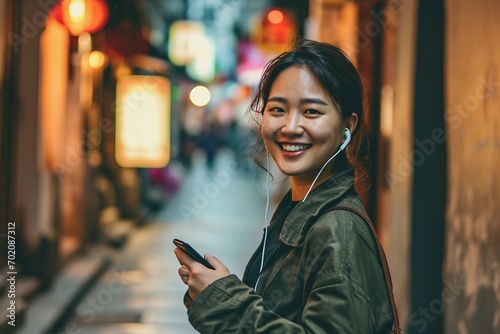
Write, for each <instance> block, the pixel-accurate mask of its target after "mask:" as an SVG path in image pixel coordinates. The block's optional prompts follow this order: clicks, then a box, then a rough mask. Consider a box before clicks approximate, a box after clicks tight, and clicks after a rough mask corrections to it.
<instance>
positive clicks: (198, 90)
mask: <svg viewBox="0 0 500 334" xmlns="http://www.w3.org/2000/svg"><path fill="white" fill-rule="evenodd" d="M210 97H211V95H210V90H209V89H208V88H207V87H205V86H196V87H194V88H193V89H191V92H190V93H189V99H190V100H191V103H193V104H194V105H195V106H197V107H203V106H206V105H207V104H208V103H209V102H210Z"/></svg>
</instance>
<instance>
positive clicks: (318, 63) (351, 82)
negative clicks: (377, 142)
mask: <svg viewBox="0 0 500 334" xmlns="http://www.w3.org/2000/svg"><path fill="white" fill-rule="evenodd" d="M291 66H301V67H306V68H308V69H309V70H310V71H311V72H312V73H313V74H314V76H315V77H316V79H317V80H318V82H319V83H320V84H321V86H322V87H323V88H324V89H325V90H326V91H327V92H328V94H329V95H330V97H331V99H332V101H334V103H335V104H336V106H337V107H338V109H339V110H340V113H341V115H342V120H343V121H344V120H346V119H348V118H349V117H351V114H352V113H356V114H357V115H358V124H357V125H356V129H354V131H352V133H351V143H350V144H349V145H348V146H347V148H346V150H345V154H346V157H347V160H348V162H349V163H350V164H351V166H353V167H354V169H355V171H356V176H357V178H358V179H361V178H364V177H366V176H367V171H366V161H367V157H366V156H365V155H362V154H361V152H365V151H366V150H367V148H366V147H364V149H362V147H363V145H365V144H366V145H367V142H366V141H367V128H366V123H365V118H364V112H363V102H364V101H363V98H364V97H363V85H362V83H361V78H360V76H359V73H358V71H357V70H356V68H355V66H354V65H353V63H352V62H351V60H350V58H349V57H348V56H347V54H346V53H345V52H344V51H342V50H341V49H339V48H338V47H336V46H334V45H331V44H327V43H322V42H317V41H312V40H308V39H299V40H297V41H296V43H295V46H294V47H293V49H291V50H290V51H287V52H284V53H282V54H280V55H279V56H277V57H276V58H274V59H273V60H271V61H270V62H269V63H267V65H266V67H265V68H264V72H263V74H262V77H261V80H260V83H259V86H258V89H257V92H256V94H255V96H254V98H253V100H252V103H251V105H250V111H251V112H255V113H258V114H261V115H262V114H263V112H264V108H265V106H266V103H267V100H268V99H269V93H270V90H271V86H272V84H273V83H274V81H275V80H276V78H277V77H278V75H279V74H280V73H281V72H282V71H283V70H285V69H287V68H289V67H291ZM254 119H255V117H254ZM258 128H259V129H260V123H258ZM258 138H259V140H258V144H257V145H256V147H255V150H254V155H253V157H254V160H255V162H256V163H257V164H258V165H259V166H262V163H261V162H262V160H263V159H264V157H265V148H264V145H263V142H262V136H258Z"/></svg>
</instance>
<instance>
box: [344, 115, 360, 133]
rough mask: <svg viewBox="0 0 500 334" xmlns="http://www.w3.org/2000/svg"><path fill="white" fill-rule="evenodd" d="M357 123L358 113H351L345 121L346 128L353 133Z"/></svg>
mask: <svg viewBox="0 0 500 334" xmlns="http://www.w3.org/2000/svg"><path fill="white" fill-rule="evenodd" d="M357 125H358V114H356V113H354V112H353V113H352V114H351V117H349V120H348V121H347V125H346V128H348V129H349V131H350V132H351V134H352V133H354V130H355V129H356V126H357Z"/></svg>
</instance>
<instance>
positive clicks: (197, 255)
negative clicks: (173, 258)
mask: <svg viewBox="0 0 500 334" xmlns="http://www.w3.org/2000/svg"><path fill="white" fill-rule="evenodd" d="M174 245H176V246H177V247H178V248H180V249H181V250H182V251H183V252H184V253H186V254H187V255H189V257H190V258H192V259H193V260H195V261H197V262H199V263H201V264H203V265H204V266H205V267H207V268H210V269H215V268H214V267H213V266H212V265H211V264H210V263H208V261H207V260H205V258H204V257H203V256H201V255H200V253H198V252H197V251H195V250H194V248H193V247H191V245H189V244H188V243H187V242H184V241H182V240H179V239H174Z"/></svg>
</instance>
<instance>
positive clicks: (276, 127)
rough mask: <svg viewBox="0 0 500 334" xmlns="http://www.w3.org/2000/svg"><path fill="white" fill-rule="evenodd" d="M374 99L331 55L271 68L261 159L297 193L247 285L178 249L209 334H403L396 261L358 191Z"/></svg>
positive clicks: (269, 232)
mask: <svg viewBox="0 0 500 334" xmlns="http://www.w3.org/2000/svg"><path fill="white" fill-rule="evenodd" d="M362 92H363V89H362V86H361V81H360V78H359V75H358V73H357V71H356V69H355V67H354V66H353V64H352V63H351V62H350V61H349V59H348V58H347V56H346V55H345V54H344V53H343V52H342V51H341V50H340V49H338V48H336V47H334V46H332V45H329V44H325V43H319V42H314V41H310V40H300V41H298V43H297V45H296V46H295V48H294V49H292V50H291V51H289V52H285V53H283V54H281V55H280V56H278V57H277V58H276V59H274V60H272V61H271V62H269V63H268V64H267V66H266V69H265V70H264V74H263V76H262V79H261V81H260V85H259V88H258V91H257V94H256V96H255V98H254V100H253V101H252V105H251V110H252V111H254V112H256V113H257V115H258V118H259V119H260V120H261V123H260V135H261V140H262V143H263V152H264V153H265V154H261V156H262V155H264V156H266V157H267V156H270V157H271V158H272V159H273V160H274V161H275V162H276V165H277V166H278V167H279V169H280V170H281V171H282V172H283V173H284V174H286V175H288V176H289V177H290V180H291V189H290V190H289V192H288V193H287V194H286V195H285V196H284V197H283V199H282V200H281V202H280V203H279V205H278V207H277V209H276V211H275V212H274V215H273V217H272V219H271V223H270V225H269V226H268V227H266V229H265V232H264V237H263V240H262V243H261V244H260V246H259V247H258V248H257V250H256V251H255V253H254V255H253V256H252V257H251V259H250V261H249V262H248V264H247V267H246V270H245V273H244V276H243V279H242V280H240V279H239V278H237V277H236V276H235V275H231V274H230V272H229V270H228V269H227V268H226V267H225V266H224V265H223V264H222V263H220V262H219V261H218V260H217V259H216V258H215V257H212V256H207V257H206V259H207V260H208V261H209V262H210V263H211V264H212V266H213V267H214V268H215V270H209V269H207V268H205V267H203V265H201V264H199V263H197V262H195V261H194V260H191V259H190V258H189V257H188V256H187V255H186V254H184V253H183V252H182V251H180V250H178V249H176V251H175V252H176V255H177V258H178V259H179V262H180V263H181V264H182V266H181V268H179V275H180V277H181V279H182V278H184V279H183V282H185V283H186V284H187V285H188V292H187V294H186V296H185V304H186V306H187V307H188V310H189V320H190V322H191V324H192V325H193V326H194V327H195V328H196V329H197V330H198V331H200V332H201V333H353V334H354V333H364V334H365V333H388V332H395V333H400V328H399V321H398V318H397V311H396V307H395V305H394V301H393V296H392V286H391V283H390V275H389V271H388V268H387V264H386V261H385V256H384V253H383V250H382V249H381V246H380V244H379V243H378V241H377V238H376V234H375V232H374V230H373V226H371V223H370V222H369V219H368V218H367V215H366V212H365V211H364V208H363V205H362V203H361V199H360V198H359V196H358V194H357V193H356V190H355V189H354V181H355V178H356V173H355V167H356V166H358V165H359V164H358V160H359V159H358V156H357V153H358V151H359V145H360V143H362V141H363V140H364V131H363V127H364V124H363V108H362V105H363V94H362ZM351 134H352V142H350V141H351ZM357 175H359V173H358V174H357ZM266 216H267V214H266ZM186 278H187V279H186Z"/></svg>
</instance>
